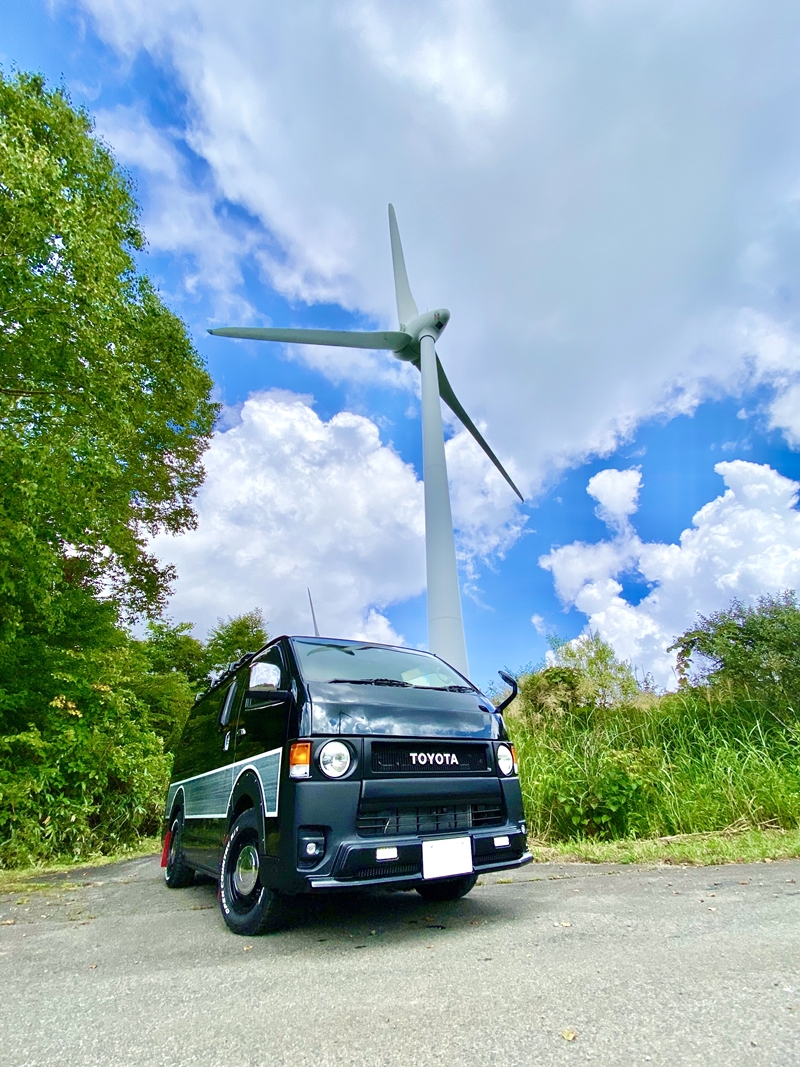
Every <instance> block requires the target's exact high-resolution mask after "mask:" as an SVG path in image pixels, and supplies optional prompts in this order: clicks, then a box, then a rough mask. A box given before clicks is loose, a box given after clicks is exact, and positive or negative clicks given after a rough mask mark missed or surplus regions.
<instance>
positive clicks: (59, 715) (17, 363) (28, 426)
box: [0, 74, 216, 863]
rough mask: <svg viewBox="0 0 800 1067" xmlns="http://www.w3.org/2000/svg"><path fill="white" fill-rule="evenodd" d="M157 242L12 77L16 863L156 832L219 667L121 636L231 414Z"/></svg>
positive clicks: (3, 244) (12, 825) (10, 597)
mask: <svg viewBox="0 0 800 1067" xmlns="http://www.w3.org/2000/svg"><path fill="white" fill-rule="evenodd" d="M143 247H144V236H143V234H142V231H141V229H140V227H139V223H138V209H137V206H136V204H135V201H134V199H133V196H132V190H131V183H130V180H129V179H128V178H127V177H126V176H125V174H124V173H123V172H122V171H121V170H120V169H119V168H118V167H117V166H116V164H115V162H114V159H113V157H112V155H111V152H110V151H109V149H108V148H107V146H105V145H104V144H103V143H102V142H101V141H100V140H99V139H98V138H97V137H96V136H95V135H94V134H93V131H92V123H91V120H90V118H89V116H88V115H87V114H86V113H85V112H84V111H82V110H79V109H76V108H74V107H73V106H72V105H71V104H70V101H69V99H68V97H67V96H66V94H65V93H64V92H63V91H62V90H58V89H57V90H50V89H48V88H47V87H46V86H45V84H44V81H43V79H42V78H41V77H39V76H35V75H27V74H19V75H16V76H15V77H12V78H6V77H4V76H3V75H2V74H0V485H2V495H0V862H3V863H15V862H23V861H28V860H33V859H44V858H52V857H55V856H57V855H62V854H65V853H66V854H71V855H85V854H87V853H89V852H91V851H95V850H105V849H108V848H114V847H119V846H120V845H121V844H125V843H126V842H128V841H131V840H135V839H136V837H137V836H138V835H139V834H141V833H145V832H152V831H153V830H154V829H156V828H157V826H158V823H159V816H160V807H161V804H162V802H163V791H164V788H165V786H166V782H167V780H168V775H169V764H170V760H169V756H168V751H169V749H170V747H171V746H172V745H174V744H175V742H176V740H177V736H178V735H179V733H180V726H181V724H182V721H183V717H185V714H186V711H187V710H188V707H189V706H190V704H191V701H192V698H193V694H194V688H193V687H194V686H196V685H197V684H199V683H198V678H199V675H200V674H201V673H202V674H204V670H205V669H204V666H203V667H202V668H201V667H199V666H198V665H197V663H196V660H197V650H196V649H195V648H193V647H192V646H191V639H190V638H188V635H187V634H186V632H185V631H181V632H179V633H177V634H172V635H169V634H167V633H166V632H165V631H163V632H162V631H158V630H157V631H154V632H151V634H150V636H151V637H152V641H151V642H150V644H149V646H148V642H147V641H145V642H136V641H134V640H133V639H132V638H131V637H130V635H129V634H128V633H127V632H126V630H124V629H123V627H122V626H121V622H122V621H123V620H125V619H126V618H128V617H129V616H131V615H132V614H137V613H145V614H147V615H149V616H151V617H158V615H159V612H160V610H161V608H162V605H163V603H164V598H165V596H166V594H167V591H168V587H169V580H170V578H171V570H170V568H169V567H164V566H162V565H160V564H159V563H158V561H157V559H156V558H155V557H154V556H153V554H152V553H151V552H149V551H148V548H147V546H148V542H149V539H150V538H151V537H152V535H154V534H155V533H157V532H159V531H168V532H172V533H178V532H181V531H184V530H186V529H189V528H190V527H192V526H193V525H194V522H195V516H194V512H193V510H192V500H193V497H194V495H195V493H196V491H197V488H198V486H199V484H200V482H201V480H202V477H203V470H202V465H201V457H202V453H203V451H204V449H205V448H206V446H207V444H208V442H209V439H210V435H211V432H212V429H213V423H214V418H215V414H216V406H215V405H214V404H213V403H212V402H211V400H210V391H211V384H212V383H211V379H210V378H209V376H208V374H207V373H206V371H205V369H204V367H203V365H202V362H201V360H200V358H199V356H198V354H197V353H196V352H195V350H194V348H193V347H192V344H191V341H190V339H189V337H188V335H187V333H186V329H185V327H184V326H183V324H182V323H181V322H180V320H179V319H177V318H176V317H175V316H174V315H173V314H172V313H171V312H170V311H169V310H168V309H167V308H166V307H165V306H164V304H163V303H162V302H161V300H160V299H159V297H158V295H157V294H156V292H155V291H154V290H153V287H152V286H151V285H150V283H149V281H148V280H147V278H146V277H143V276H142V275H140V274H137V272H136V265H135V260H134V257H135V255H136V253H137V252H138V251H140V250H141V249H142V248H143ZM177 629H178V630H179V631H180V627H178V628H177ZM182 638H186V640H184V641H182V640H181V639H182ZM170 642H172V645H173V646H174V648H173V652H174V653H175V655H176V656H178V653H180V655H179V656H178V664H179V665H177V666H174V667H173V666H168V665H167V663H166V660H167V659H168V658H169V657H168V656H166V653H165V649H166V647H167V646H168V645H169V644H170ZM193 657H194V659H193ZM165 748H166V751H165Z"/></svg>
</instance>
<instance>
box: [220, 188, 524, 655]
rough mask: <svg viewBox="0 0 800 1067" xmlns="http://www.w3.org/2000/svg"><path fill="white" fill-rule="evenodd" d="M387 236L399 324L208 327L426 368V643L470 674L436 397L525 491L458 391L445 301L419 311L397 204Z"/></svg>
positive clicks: (226, 334)
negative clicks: (391, 357)
mask: <svg viewBox="0 0 800 1067" xmlns="http://www.w3.org/2000/svg"><path fill="white" fill-rule="evenodd" d="M389 236H390V238H391V242H392V265H393V267H394V288H395V295H396V297H397V318H398V320H399V324H400V329H399V331H380V330H376V331H360V330H293V329H281V328H277V329H260V328H252V327H246V326H225V327H223V328H221V329H218V330H209V331H208V332H209V333H212V334H215V335H216V336H218V337H238V338H243V339H248V340H254V341H282V342H284V343H288V344H302V345H330V346H332V347H334V348H369V349H373V350H375V349H383V350H385V351H388V352H393V353H394V354H395V356H397V358H398V359H402V360H405V361H406V362H408V363H411V364H413V365H414V366H415V367H416V368H417V370H418V371H420V372H421V374H422V479H423V484H424V489H425V562H426V571H427V586H428V647H429V649H430V651H431V652H435V653H436V655H437V656H441V658H442V659H443V660H445V661H446V662H447V663H449V664H451V665H452V666H453V667H455V668H456V670H458V671H460V672H461V673H462V674H463V675H468V665H467V648H466V642H465V641H464V621H463V618H462V615H461V596H460V594H459V589H458V568H457V565H456V549H455V541H454V539H453V518H452V514H451V511H450V489H449V486H448V482H447V463H446V460H445V452H444V432H443V430H442V411H441V407H440V405H439V398H440V397H441V399H442V400H444V402H445V404H447V406H448V407H449V408H450V410H451V411H452V412H453V414H454V415H456V416H457V417H458V418H459V419H460V421H461V422H462V423H463V425H464V426H465V427H466V429H467V430H468V431H469V433H471V434H472V436H473V437H474V438H475V440H476V441H477V442H478V444H479V445H480V446H481V448H482V449H483V451H484V452H485V453H486V455H487V456H488V457H489V459H490V460H491V461H492V463H494V465H495V467H497V469H498V470H499V471H500V473H501V474H502V475H503V477H504V478H505V480H506V481H507V482H508V484H509V485H510V486H511V488H512V489H513V490H514V492H515V493H516V494H517V496H518V497H519V498H520V500H522V499H523V497H522V493H520V491H519V489H517V487H516V485H514V483H513V482H512V480H511V478H510V477H509V475H508V472H507V471H505V470H504V469H503V465H502V464H501V463H500V460H499V459H498V458H497V456H496V455H495V454H494V452H493V451H492V450H491V448H490V447H489V445H488V444H487V443H486V441H485V440H484V439H483V436H482V434H481V432H480V430H479V429H478V428H477V426H476V425H475V423H474V422H473V421H472V419H471V418H470V417H469V415H468V414H467V413H466V411H465V410H464V408H463V407H462V406H461V404H460V403H459V401H458V398H457V397H456V395H455V393H454V392H453V389H452V386H451V385H450V382H449V381H448V380H447V375H446V374H445V372H444V368H443V367H442V364H441V362H440V360H439V357H438V355H437V354H436V348H435V344H436V341H437V340H438V338H439V336H440V334H441V333H442V331H443V330H444V328H445V326H446V325H447V323H448V322H449V321H450V312H449V311H448V310H447V309H446V308H438V309H437V310H436V311H427V312H425V313H424V314H423V315H420V314H419V311H418V310H417V305H416V302H415V300H414V297H413V296H412V295H411V287H410V286H409V284H408V275H407V274H406V264H405V260H404V259H403V246H402V245H401V244H400V231H399V230H398V228H397V218H396V216H395V213H394V208H393V207H392V205H391V204H390V205H389Z"/></svg>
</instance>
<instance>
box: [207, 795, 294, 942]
mask: <svg viewBox="0 0 800 1067" xmlns="http://www.w3.org/2000/svg"><path fill="white" fill-rule="evenodd" d="M260 862H261V861H260V858H259V855H258V816H257V814H256V812H255V810H254V809H253V808H248V810H247V811H244V812H242V814H241V815H240V816H239V818H238V819H237V820H236V822H235V823H234V824H233V826H232V828H231V832H230V836H229V837H228V842H227V844H226V845H225V851H224V853H223V854H222V864H221V867H220V872H219V903H220V907H221V908H222V917H223V918H224V920H225V922H226V923H227V924H228V926H229V927H230V929H231V930H233V932H234V933H235V934H246V935H248V936H254V935H256V934H269V933H273V932H274V931H276V930H280V929H282V928H283V927H284V926H286V924H287V922H288V910H287V906H286V902H285V900H284V898H283V897H282V896H281V895H280V894H279V893H276V892H275V891H274V890H272V889H268V888H267V887H266V886H265V885H262V883H261V872H260Z"/></svg>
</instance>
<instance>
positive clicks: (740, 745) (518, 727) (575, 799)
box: [507, 638, 800, 840]
mask: <svg viewBox="0 0 800 1067" xmlns="http://www.w3.org/2000/svg"><path fill="white" fill-rule="evenodd" d="M595 640H598V641H599V639H598V638H595ZM612 656H613V653H612ZM611 665H612V666H613V664H611ZM620 666H625V665H624V664H623V665H620ZM565 671H568V672H574V673H564V672H565ZM590 681H591V679H588V680H587V679H586V677H585V676H584V675H583V674H582V672H581V670H580V669H579V668H576V667H571V668H565V667H563V666H561V665H558V664H556V665H554V666H551V667H547V668H545V669H544V670H542V671H539V672H536V673H534V674H533V675H529V676H526V677H523V678H522V679H521V680H520V695H519V697H518V698H517V700H516V701H515V702H514V705H513V706H512V707H511V708H510V709H509V712H508V713H507V722H508V727H509V731H510V733H511V735H512V738H513V740H514V742H515V745H516V747H517V753H518V756H519V761H520V777H521V783H522V790H523V797H524V800H525V810H526V818H527V820H528V825H529V828H530V829H531V831H532V832H533V833H534V834H535V835H536V836H537V837H539V838H541V839H542V840H565V839H568V838H570V837H578V836H585V837H597V838H606V839H607V838H617V837H657V836H662V835H671V834H682V833H697V832H704V831H709V830H720V829H724V828H725V827H726V826H729V825H731V824H732V823H734V822H737V821H738V820H745V821H746V822H747V823H749V824H752V825H759V824H761V823H765V822H772V821H774V822H776V823H777V824H779V825H781V826H783V827H787V828H788V827H794V826H797V825H798V824H800V716H798V714H797V713H796V711H795V710H794V706H793V705H791V704H789V703H788V702H787V701H786V700H783V701H781V700H780V699H779V698H778V696H777V692H776V691H775V690H772V691H770V692H768V693H767V695H766V696H765V695H764V694H763V693H759V694H758V695H753V694H752V693H750V692H749V691H747V690H746V689H743V688H742V686H741V685H740V684H738V683H737V684H734V682H733V681H732V680H731V679H730V678H726V677H725V676H722V677H717V678H716V680H715V681H714V683H713V684H698V685H693V686H692V685H688V684H686V685H684V686H683V687H682V688H681V690H680V691H679V692H678V693H668V694H664V695H661V696H657V695H655V694H653V693H648V692H643V691H641V689H637V691H636V692H634V693H632V694H631V693H630V689H629V688H628V694H629V695H628V696H627V697H626V699H624V700H620V701H618V702H615V703H612V704H610V705H609V704H604V703H601V702H599V701H598V700H597V699H596V691H595V693H594V694H593V692H592V688H591V685H590V684H589V683H590ZM626 684H627V683H626Z"/></svg>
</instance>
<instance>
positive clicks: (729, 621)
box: [670, 589, 800, 711]
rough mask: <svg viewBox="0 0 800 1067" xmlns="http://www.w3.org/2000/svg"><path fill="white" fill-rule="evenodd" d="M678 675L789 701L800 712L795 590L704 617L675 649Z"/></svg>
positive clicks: (799, 619) (799, 610) (799, 613)
mask: <svg viewBox="0 0 800 1067" xmlns="http://www.w3.org/2000/svg"><path fill="white" fill-rule="evenodd" d="M673 650H677V653H678V674H679V677H680V678H681V682H682V684H683V685H687V684H688V683H689V679H690V673H691V668H692V667H694V670H695V675H694V677H695V680H696V681H699V682H703V681H704V682H708V683H711V684H714V685H717V686H719V685H727V686H730V687H732V688H734V689H739V690H744V689H749V690H752V691H753V692H754V693H761V694H764V695H767V696H771V697H775V698H780V699H781V701H782V702H783V701H788V702H789V703H790V704H792V706H793V707H794V708H795V710H798V711H800V703H798V701H799V700H800V605H798V603H797V596H796V594H795V592H794V590H793V589H790V590H786V591H785V592H783V593H780V594H778V595H775V596H762V597H759V598H758V600H757V601H756V603H755V605H754V606H752V607H745V606H744V604H742V602H741V601H740V600H733V601H732V602H731V604H730V606H729V607H728V608H726V609H725V610H724V611H716V612H714V614H713V615H709V616H705V615H700V616H699V617H698V622H697V626H695V627H694V628H693V629H691V630H687V631H686V633H684V634H683V635H682V636H681V637H679V638H678V639H677V641H676V642H675V643H674V644H673V645H672V646H671V647H670V651H673Z"/></svg>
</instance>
